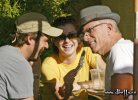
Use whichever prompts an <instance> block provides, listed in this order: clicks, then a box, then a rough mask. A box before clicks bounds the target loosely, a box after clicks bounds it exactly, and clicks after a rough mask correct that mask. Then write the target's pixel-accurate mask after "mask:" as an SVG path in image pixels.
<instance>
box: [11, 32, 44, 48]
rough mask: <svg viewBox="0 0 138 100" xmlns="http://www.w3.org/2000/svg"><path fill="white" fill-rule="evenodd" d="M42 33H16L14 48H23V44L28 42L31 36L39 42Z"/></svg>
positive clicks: (13, 42)
mask: <svg viewBox="0 0 138 100" xmlns="http://www.w3.org/2000/svg"><path fill="white" fill-rule="evenodd" d="M41 35H42V32H40V31H38V32H30V33H16V34H15V36H14V40H13V41H12V45H13V46H18V47H21V46H23V44H25V43H26V42H27V37H28V36H31V37H32V39H34V40H36V41H37V40H39V38H40V37H41Z"/></svg>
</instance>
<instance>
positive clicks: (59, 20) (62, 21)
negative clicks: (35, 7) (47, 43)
mask: <svg viewBox="0 0 138 100" xmlns="http://www.w3.org/2000/svg"><path fill="white" fill-rule="evenodd" d="M66 24H73V25H74V26H75V28H76V29H77V30H78V28H79V24H78V22H77V20H76V19H74V18H73V17H72V16H66V17H59V18H57V19H56V20H55V21H54V22H53V24H52V25H53V26H55V27H59V26H62V25H66Z"/></svg>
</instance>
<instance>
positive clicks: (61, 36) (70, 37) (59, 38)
mask: <svg viewBox="0 0 138 100" xmlns="http://www.w3.org/2000/svg"><path fill="white" fill-rule="evenodd" d="M66 38H68V39H73V38H77V33H70V34H64V33H63V34H62V35H60V36H58V37H56V38H55V39H58V40H65V39H66Z"/></svg>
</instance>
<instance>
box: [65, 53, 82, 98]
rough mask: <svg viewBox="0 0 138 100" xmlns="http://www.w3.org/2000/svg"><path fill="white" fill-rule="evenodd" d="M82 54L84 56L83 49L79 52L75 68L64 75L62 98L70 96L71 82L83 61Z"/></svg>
mask: <svg viewBox="0 0 138 100" xmlns="http://www.w3.org/2000/svg"><path fill="white" fill-rule="evenodd" d="M84 56H85V51H83V52H82V54H81V57H80V60H79V64H78V66H77V67H76V68H75V69H73V70H71V71H69V72H68V73H67V74H66V75H65V77H64V86H65V94H64V100H67V99H68V98H69V96H71V94H72V89H73V82H74V80H75V76H76V75H77V73H78V71H79V70H80V69H81V68H82V65H83V62H84Z"/></svg>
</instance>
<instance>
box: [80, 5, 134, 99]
mask: <svg viewBox="0 0 138 100" xmlns="http://www.w3.org/2000/svg"><path fill="white" fill-rule="evenodd" d="M80 14H81V25H82V32H83V33H84V40H85V41H86V42H87V43H88V44H89V45H90V47H91V48H92V51H93V52H96V53H99V54H101V55H103V56H104V57H106V60H107V69H106V81H105V82H106V83H105V84H106V92H105V93H107V91H111V92H112V95H110V96H109V95H108V94H107V98H108V99H107V98H106V99H107V100H124V99H125V100H126V98H127V99H129V98H128V96H129V95H126V94H125V93H123V94H122V93H119V92H118V95H117V91H120V92H124V90H127V91H131V90H132V87H133V42H132V41H130V40H125V39H124V38H123V37H122V34H121V32H120V31H119V28H118V26H117V24H118V23H119V22H120V16H119V15H118V14H117V13H114V12H112V11H111V9H110V8H109V7H108V6H104V5H97V6H91V7H87V8H84V9H82V10H81V12H80ZM108 96H109V97H108ZM129 97H130V96H129Z"/></svg>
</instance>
